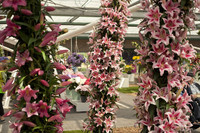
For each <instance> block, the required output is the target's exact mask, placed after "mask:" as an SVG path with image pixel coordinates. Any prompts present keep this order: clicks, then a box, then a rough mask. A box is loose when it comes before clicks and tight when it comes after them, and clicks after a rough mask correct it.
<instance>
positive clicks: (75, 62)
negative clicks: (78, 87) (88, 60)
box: [67, 53, 85, 73]
mask: <svg viewBox="0 0 200 133" xmlns="http://www.w3.org/2000/svg"><path fill="white" fill-rule="evenodd" d="M67 63H68V64H69V65H72V70H73V71H74V73H76V70H77V67H79V66H81V64H82V63H85V58H84V56H83V55H80V54H77V53H72V55H70V56H69V57H68V58H67Z"/></svg>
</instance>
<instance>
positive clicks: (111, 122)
mask: <svg viewBox="0 0 200 133" xmlns="http://www.w3.org/2000/svg"><path fill="white" fill-rule="evenodd" d="M104 123H105V124H106V126H107V127H112V126H113V120H112V119H111V117H108V118H107V117H105V120H104Z"/></svg>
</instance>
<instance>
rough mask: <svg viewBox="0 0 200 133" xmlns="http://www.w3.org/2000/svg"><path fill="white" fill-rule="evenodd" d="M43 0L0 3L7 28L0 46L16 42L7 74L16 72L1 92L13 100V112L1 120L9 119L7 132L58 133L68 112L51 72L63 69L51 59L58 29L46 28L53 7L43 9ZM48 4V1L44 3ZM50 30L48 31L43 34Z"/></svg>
mask: <svg viewBox="0 0 200 133" xmlns="http://www.w3.org/2000/svg"><path fill="white" fill-rule="evenodd" d="M41 2H43V0H1V1H0V8H1V10H3V12H4V13H6V14H7V20H6V23H7V27H6V28H5V29H4V30H2V31H0V36H1V38H0V43H4V40H5V38H7V37H11V36H12V37H14V38H16V39H17V40H18V42H17V44H16V46H15V49H14V56H13V57H12V58H11V61H10V62H11V64H10V66H11V67H10V68H9V70H8V71H9V72H12V71H14V70H16V72H17V76H16V77H15V79H14V78H13V77H10V79H9V80H8V81H7V83H6V84H5V86H4V87H3V90H4V91H8V95H12V96H13V95H14V96H16V97H17V99H16V101H17V104H15V105H14V106H15V108H13V109H12V110H10V111H9V112H7V113H6V114H5V115H4V116H12V117H14V118H15V119H14V120H13V121H12V123H11V125H10V128H12V129H13V132H15V133H27V132H35V133H55V132H57V133H62V132H63V128H62V121H63V120H64V118H65V116H66V113H67V112H69V111H70V109H71V108H72V107H71V106H69V105H68V102H69V100H67V99H62V98H60V97H59V95H60V94H61V93H62V92H64V91H65V90H66V88H64V87H63V86H64V85H65V84H66V83H63V82H62V76H58V75H55V74H54V68H55V69H57V70H65V69H66V67H65V66H64V65H62V64H60V63H58V61H57V60H56V59H55V55H56V54H57V53H58V54H59V53H60V51H57V45H56V44H55V41H56V39H57V36H58V34H59V31H61V30H60V28H59V25H53V24H51V25H47V24H46V18H45V16H46V15H49V13H48V12H49V11H53V10H55V8H53V7H49V6H46V7H45V6H43V5H44V4H43V3H41ZM45 3H48V0H47V1H45ZM48 27H50V29H51V31H47V28H48Z"/></svg>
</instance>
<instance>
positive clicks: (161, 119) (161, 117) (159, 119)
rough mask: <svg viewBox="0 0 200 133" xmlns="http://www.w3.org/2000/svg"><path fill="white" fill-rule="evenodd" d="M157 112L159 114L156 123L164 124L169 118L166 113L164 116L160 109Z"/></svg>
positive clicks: (155, 119)
mask: <svg viewBox="0 0 200 133" xmlns="http://www.w3.org/2000/svg"><path fill="white" fill-rule="evenodd" d="M156 112H157V116H156V117H155V118H154V121H159V123H163V122H164V120H165V119H166V118H167V115H166V114H165V113H164V115H163V113H162V111H161V110H158V109H157V111H156Z"/></svg>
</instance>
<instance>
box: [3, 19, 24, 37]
mask: <svg viewBox="0 0 200 133" xmlns="http://www.w3.org/2000/svg"><path fill="white" fill-rule="evenodd" d="M6 23H7V27H6V29H5V30H4V31H5V33H6V36H16V33H18V30H19V29H21V27H20V26H18V25H16V24H15V23H13V22H12V21H11V20H9V19H7V20H6Z"/></svg>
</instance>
